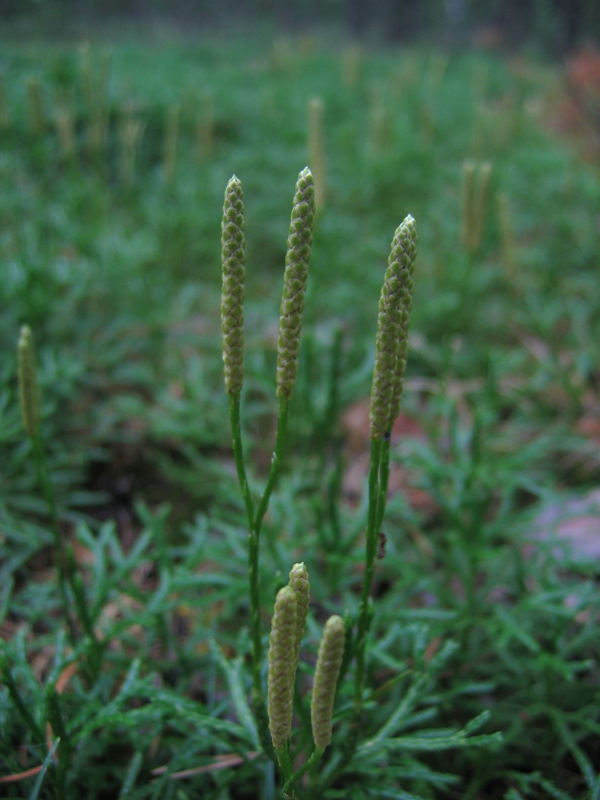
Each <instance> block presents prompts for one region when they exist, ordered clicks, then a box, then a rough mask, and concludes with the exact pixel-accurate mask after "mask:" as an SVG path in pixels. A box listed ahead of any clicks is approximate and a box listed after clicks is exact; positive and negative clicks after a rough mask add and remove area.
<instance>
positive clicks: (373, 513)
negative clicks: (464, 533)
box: [354, 439, 383, 717]
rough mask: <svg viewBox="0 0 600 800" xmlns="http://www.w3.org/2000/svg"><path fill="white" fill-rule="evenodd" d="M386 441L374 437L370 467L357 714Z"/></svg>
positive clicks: (357, 636)
mask: <svg viewBox="0 0 600 800" xmlns="http://www.w3.org/2000/svg"><path fill="white" fill-rule="evenodd" d="M382 447H383V442H382V441H381V440H380V439H373V440H372V441H371V465H370V468H369V510H368V518H367V544H366V554H365V575H364V579H363V586H362V592H361V597H360V606H359V611H358V630H357V635H356V684H355V698H354V703H355V706H354V708H355V716H356V717H358V716H359V715H360V713H361V711H362V694H363V689H364V684H365V647H366V643H367V633H368V629H369V616H370V615H369V597H370V594H371V584H372V582H373V573H374V571H375V555H376V553H377V542H378V539H379V531H378V528H377V522H378V512H377V504H378V500H379V467H380V464H381V450H382Z"/></svg>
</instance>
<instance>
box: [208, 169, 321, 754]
mask: <svg viewBox="0 0 600 800" xmlns="http://www.w3.org/2000/svg"><path fill="white" fill-rule="evenodd" d="M314 212H315V209H314V182H313V177H312V173H311V172H310V170H309V169H308V168H305V169H304V170H302V172H301V173H300V174H299V176H298V181H297V183H296V191H295V194H294V200H293V206H292V214H291V220H290V230H289V236H288V249H287V255H286V260H285V264H286V266H285V272H284V285H283V298H282V301H281V315H280V320H279V341H278V348H277V375H276V385H277V397H278V398H279V412H278V417H277V436H276V441H275V452H274V453H273V459H272V461H271V470H270V472H269V476H268V478H267V483H266V486H265V489H264V491H263V494H262V496H261V498H260V500H259V502H258V503H257V504H256V506H255V503H254V499H253V497H252V493H251V492H250V487H249V484H248V479H247V476H246V468H245V462H244V453H243V446H242V435H241V426H240V396H241V390H242V385H243V375H244V370H243V367H244V362H243V300H244V276H245V254H244V205H243V194H242V186H241V182H240V181H239V180H238V178H236V177H235V176H233V178H232V179H231V180H230V181H229V183H228V185H227V189H226V191H225V202H224V207H223V226H222V254H223V291H222V300H221V327H222V330H223V362H224V371H225V388H226V390H227V394H228V396H229V418H230V423H231V434H232V440H233V452H234V458H235V465H236V470H237V474H238V480H239V484H240V489H241V493H242V498H243V500H244V505H245V508H246V514H247V517H248V574H249V582H250V615H251V628H252V679H253V689H252V704H253V707H254V713H255V717H256V721H257V727H258V733H259V738H260V742H261V745H262V747H263V750H264V751H265V753H267V754H269V755H270V756H271V757H273V756H274V753H273V748H272V744H271V737H270V735H269V730H268V724H267V721H268V717H267V713H266V708H265V700H264V691H263V687H262V680H261V665H262V640H261V625H260V600H259V597H260V587H259V572H258V556H259V543H260V532H261V527H262V522H263V519H264V516H265V514H266V512H267V508H268V506H269V500H270V497H271V493H272V492H273V488H274V486H275V481H276V480H277V476H278V474H279V470H280V467H281V460H282V457H283V451H284V446H285V439H286V432H287V420H288V415H289V406H290V401H291V398H292V393H293V390H294V384H295V382H296V376H297V372H298V353H299V349H300V333H301V330H302V312H303V310H304V295H305V292H306V281H307V277H308V265H309V261H310V249H311V243H312V225H313V220H314ZM291 591H293V590H291ZM294 650H295V638H294V646H293V647H292V651H291V652H292V654H293V652H294Z"/></svg>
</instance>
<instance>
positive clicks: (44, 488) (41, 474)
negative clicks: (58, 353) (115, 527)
mask: <svg viewBox="0 0 600 800" xmlns="http://www.w3.org/2000/svg"><path fill="white" fill-rule="evenodd" d="M31 446H32V450H33V460H34V464H35V470H36V474H37V478H38V483H39V485H40V489H41V492H42V496H43V498H44V500H45V501H46V504H47V506H48V510H49V512H50V529H51V531H52V536H53V538H54V554H55V555H54V558H55V561H56V568H57V571H58V581H57V582H58V591H59V594H60V599H61V602H62V605H63V611H64V615H65V619H66V621H67V626H68V633H69V639H70V641H71V644H72V645H73V646H75V644H76V641H77V636H76V632H75V626H74V624H73V618H72V616H71V605H70V603H69V598H68V597H67V590H66V584H67V583H68V582H69V579H68V575H67V570H66V569H65V551H64V546H63V540H62V536H61V534H60V529H59V527H58V512H57V510H56V500H55V498H54V489H53V487H52V481H51V480H50V472H49V470H48V463H47V461H46V450H45V448H44V442H43V440H42V436H41V433H40V432H39V430H38V431H37V433H36V434H35V436H34V437H33V438H32V439H31Z"/></svg>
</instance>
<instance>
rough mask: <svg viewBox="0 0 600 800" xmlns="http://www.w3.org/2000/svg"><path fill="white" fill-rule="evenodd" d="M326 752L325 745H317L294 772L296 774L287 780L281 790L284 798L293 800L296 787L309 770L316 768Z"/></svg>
mask: <svg viewBox="0 0 600 800" xmlns="http://www.w3.org/2000/svg"><path fill="white" fill-rule="evenodd" d="M324 752H325V748H324V747H315V749H314V750H313V751H312V754H311V756H310V758H309V759H307V760H306V761H305V762H304V764H303V765H302V766H301V767H300V769H297V770H296V772H294V774H293V775H292V776H291V777H290V778H288V779H287V780H286V782H285V783H284V785H283V789H282V791H281V794H282V797H283V799H284V800H291V798H293V797H294V794H293V792H294V787H295V786H296V784H297V783H298V781H299V780H300V779H301V778H302V777H303V776H304V775H305V774H306V773H307V772H308V771H309V770H310V771H311V772H313V771H314V770H315V767H316V766H317V765H318V763H319V761H320V760H321V758H322V756H323V753H324Z"/></svg>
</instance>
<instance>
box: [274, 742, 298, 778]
mask: <svg viewBox="0 0 600 800" xmlns="http://www.w3.org/2000/svg"><path fill="white" fill-rule="evenodd" d="M275 752H276V754H277V761H278V762H279V766H280V768H281V772H282V774H283V780H284V781H285V783H286V784H287V783H289V782H290V781H291V779H292V776H293V774H294V767H293V766H292V759H291V758H290V751H289V748H288V745H287V742H286V743H285V744H284V745H283V746H282V747H280V748H279V749H278V750H275Z"/></svg>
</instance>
